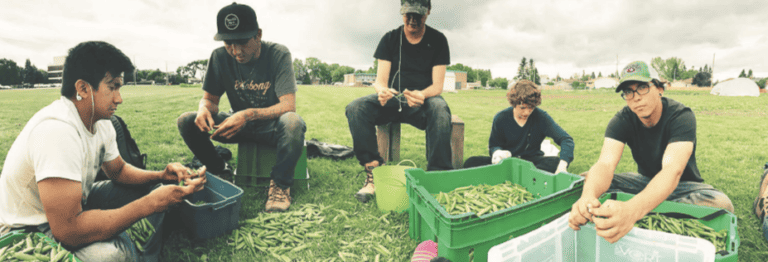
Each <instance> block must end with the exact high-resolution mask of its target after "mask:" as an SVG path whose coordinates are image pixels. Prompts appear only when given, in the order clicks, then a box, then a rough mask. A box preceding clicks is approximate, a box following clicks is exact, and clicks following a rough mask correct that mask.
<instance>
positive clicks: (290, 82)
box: [178, 3, 307, 212]
mask: <svg viewBox="0 0 768 262" xmlns="http://www.w3.org/2000/svg"><path fill="white" fill-rule="evenodd" d="M216 23H217V28H218V33H217V34H216V35H215V36H214V40H217V41H224V46H223V47H219V48H217V49H215V50H213V53H212V54H211V58H210V60H208V69H207V71H206V74H205V82H203V91H204V92H203V98H202V99H201V100H200V105H199V107H198V109H197V112H187V113H184V114H182V115H181V116H180V117H179V119H178V126H179V132H180V133H181V137H182V138H184V142H185V143H186V144H187V146H188V147H189V149H190V150H191V151H192V153H194V154H195V156H197V158H199V159H200V162H202V163H203V164H204V165H205V166H206V167H208V169H209V170H210V171H211V172H212V173H214V174H223V175H224V176H231V171H230V170H228V167H227V165H226V163H225V162H224V160H223V159H222V158H221V157H220V156H219V155H218V154H217V153H216V151H215V150H214V146H213V143H212V142H211V139H213V140H216V141H219V142H222V143H239V142H255V143H259V144H266V145H270V146H275V147H276V148H277V154H276V158H277V160H276V164H275V166H274V167H272V172H270V177H271V178H272V180H271V181H270V186H269V193H268V195H269V196H268V199H267V203H266V206H265V209H266V211H268V212H270V211H286V210H287V209H288V208H289V207H290V205H291V186H292V185H293V175H294V169H295V168H296V163H297V162H298V160H299V158H300V157H301V153H302V150H303V147H304V133H305V132H306V131H307V127H306V124H305V123H304V120H303V119H302V118H301V117H300V116H299V115H298V114H297V113H296V80H295V76H294V73H293V64H292V60H291V53H290V52H289V51H288V48H287V47H285V46H284V45H281V44H277V43H271V42H267V41H262V38H261V37H262V30H261V28H259V24H258V22H257V21H256V12H254V11H253V9H252V8H251V7H249V6H247V5H240V4H236V3H233V4H231V5H228V6H225V7H224V8H222V9H221V10H219V13H218V15H217V17H216ZM224 94H226V95H227V97H228V98H229V103H230V104H231V106H232V110H233V111H234V112H232V113H228V112H221V111H219V101H220V99H221V96H223V95H224ZM213 129H216V130H215V131H214V132H213V133H210V134H209V133H208V132H210V131H213ZM240 161H246V160H243V159H240ZM225 179H226V178H225Z"/></svg>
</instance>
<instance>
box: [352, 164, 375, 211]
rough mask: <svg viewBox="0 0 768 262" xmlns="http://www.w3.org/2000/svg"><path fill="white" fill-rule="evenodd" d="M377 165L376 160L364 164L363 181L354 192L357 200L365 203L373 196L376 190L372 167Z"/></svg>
mask: <svg viewBox="0 0 768 262" xmlns="http://www.w3.org/2000/svg"><path fill="white" fill-rule="evenodd" d="M377 166H378V162H376V163H374V164H371V165H366V166H365V175H366V178H365V183H364V184H363V188H361V189H360V190H358V191H357V193H356V194H355V198H357V200H358V201H360V202H363V203H367V202H368V200H371V198H373V194H374V193H375V191H376V187H375V186H374V185H373V169H374V168H376V167H377Z"/></svg>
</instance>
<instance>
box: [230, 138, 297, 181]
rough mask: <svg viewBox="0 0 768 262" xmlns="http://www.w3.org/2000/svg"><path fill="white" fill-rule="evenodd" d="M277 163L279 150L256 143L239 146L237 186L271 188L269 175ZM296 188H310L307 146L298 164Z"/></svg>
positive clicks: (240, 144)
mask: <svg viewBox="0 0 768 262" xmlns="http://www.w3.org/2000/svg"><path fill="white" fill-rule="evenodd" d="M275 163H277V149H276V148H275V147H272V146H267V145H261V144H256V143H239V144H238V146H237V169H236V170H235V184H236V185H238V186H250V187H269V180H271V179H272V178H271V177H270V176H269V173H270V172H272V167H273V166H275ZM293 185H294V187H306V188H309V170H308V169H307V145H306V144H305V145H304V149H303V150H302V152H301V157H300V158H299V161H298V162H297V163H296V169H295V171H294V176H293Z"/></svg>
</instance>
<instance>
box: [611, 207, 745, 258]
mask: <svg viewBox="0 0 768 262" xmlns="http://www.w3.org/2000/svg"><path fill="white" fill-rule="evenodd" d="M633 196H634V195H632V194H626V193H612V194H604V195H603V196H601V197H600V202H605V200H608V199H616V200H618V201H628V200H629V199H631V198H632V197H633ZM718 211H720V209H718V208H714V207H708V206H697V205H691V204H683V203H677V202H671V201H664V202H662V203H661V204H660V205H659V206H657V207H656V208H654V209H653V210H652V211H651V212H656V213H682V214H687V215H691V216H693V217H705V216H707V215H710V214H713V213H715V212H718ZM699 221H701V223H703V224H704V225H706V226H708V227H711V228H712V229H714V230H716V231H720V230H723V229H725V230H727V231H728V236H727V237H726V241H725V245H726V249H727V250H726V251H725V252H718V253H716V254H715V261H716V262H736V261H738V259H739V258H738V257H739V243H740V242H739V231H738V227H737V226H738V225H737V218H736V215H734V214H733V213H730V212H727V211H726V213H725V214H722V215H720V216H717V217H715V218H713V219H710V220H708V221H705V220H699Z"/></svg>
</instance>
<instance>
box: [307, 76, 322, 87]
mask: <svg viewBox="0 0 768 262" xmlns="http://www.w3.org/2000/svg"><path fill="white" fill-rule="evenodd" d="M309 81H310V82H312V85H320V78H319V77H317V76H311V77H309Z"/></svg>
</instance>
